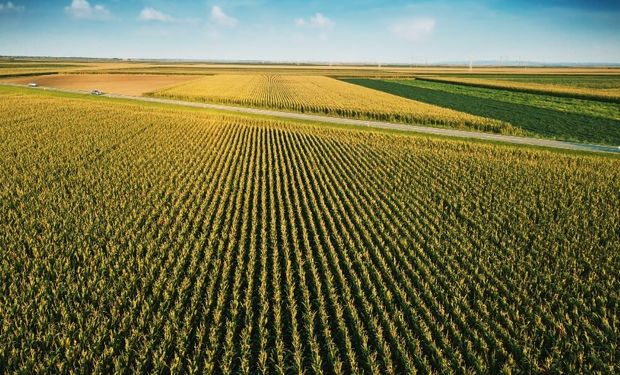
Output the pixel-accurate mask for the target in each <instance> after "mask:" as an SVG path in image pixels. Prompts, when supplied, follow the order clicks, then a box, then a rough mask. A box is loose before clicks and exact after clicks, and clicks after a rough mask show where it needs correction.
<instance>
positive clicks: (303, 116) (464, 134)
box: [0, 83, 620, 153]
mask: <svg viewBox="0 0 620 375" xmlns="http://www.w3.org/2000/svg"><path fill="white" fill-rule="evenodd" d="M0 84H1V85H5V86H16V87H24V86H23V85H15V84H9V83H0ZM36 90H49V91H59V92H66V93H73V94H88V92H84V91H81V90H67V89H57V88H51V87H38V88H36ZM102 96H105V97H108V98H117V99H127V100H135V101H142V102H151V103H161V104H172V105H179V106H185V107H194V108H206V109H215V110H219V111H228V112H236V113H246V114H252V115H262V116H270V117H278V118H285V119H296V120H304V121H317V122H322V123H330V124H340V125H352V126H362V127H368V128H375V129H388V130H398V131H405V132H413V133H423V134H433V135H439V136H447V137H457V138H470V139H481V140H488V141H494V142H505V143H513V144H520V145H528V146H539V147H549V148H557V149H566V150H575V151H591V152H607V153H620V147H615V146H603V145H593V144H585V143H573V142H565V141H557V140H551V139H540V138H530V137H519V136H510V135H501V134H493V133H482V132H475V131H466V130H456V129H447V128H434V127H429V126H422V125H411V124H401V123H391V122H385V121H369V120H355V119H347V118H341V117H332V116H322V115H312V114H307V113H294V112H284V111H273V110H269V109H260V108H250V107H237V106H231V105H222V104H210V103H196V102H187V101H182V100H173V99H161V98H150V97H143V96H129V95H120V94H104V95H102Z"/></svg>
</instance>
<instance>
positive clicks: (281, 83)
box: [148, 74, 522, 134]
mask: <svg viewBox="0 0 620 375" xmlns="http://www.w3.org/2000/svg"><path fill="white" fill-rule="evenodd" d="M148 95H150V96H157V97H163V98H168V99H179V100H187V101H198V102H208V103H220V104H230V105H239V106H250V107H258V108H271V109H278V110H287V111H295V112H303V113H308V112H309V113H317V114H324V115H331V116H339V117H349V118H360V119H370V120H380V121H394V122H403V123H412V124H423V125H436V126H447V127H453V128H461V129H469V130H480V131H488V132H494V133H503V134H522V132H521V130H520V129H518V128H515V127H513V126H511V125H510V124H508V123H506V122H501V121H498V120H494V119H488V118H484V117H479V116H474V115H470V114H467V113H463V112H458V111H454V110H451V109H447V108H442V107H439V106H434V105H430V104H426V103H422V102H417V101H414V100H409V99H405V98H402V97H399V96H396V95H391V94H387V93H384V92H379V91H376V90H372V89H368V88H365V87H360V86H358V85H354V84H350V83H347V82H343V81H339V80H337V79H334V78H330V77H323V76H297V75H280V74H271V75H269V74H239V75H232V74H222V75H214V76H209V77H205V78H202V79H197V80H192V81H191V82H188V83H185V84H181V85H177V86H174V87H172V88H166V89H162V90H156V91H154V92H152V93H149V94H148Z"/></svg>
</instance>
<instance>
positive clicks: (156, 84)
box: [4, 74, 196, 95]
mask: <svg viewBox="0 0 620 375" xmlns="http://www.w3.org/2000/svg"><path fill="white" fill-rule="evenodd" d="M193 79H196V77H188V76H181V75H153V74H145V75H135V74H59V75H46V76H40V77H19V78H12V79H6V80H4V82H11V83H18V84H24V85H27V84H28V83H30V82H36V83H37V84H38V85H39V86H46V87H56V88H61V89H72V90H92V89H98V90H101V91H104V92H109V93H114V94H123V95H142V94H144V93H146V92H149V91H153V90H157V89H162V88H166V87H170V86H174V85H177V84H180V83H185V82H188V81H191V80H193Z"/></svg>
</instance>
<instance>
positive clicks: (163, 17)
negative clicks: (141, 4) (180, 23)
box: [138, 7, 173, 22]
mask: <svg viewBox="0 0 620 375" xmlns="http://www.w3.org/2000/svg"><path fill="white" fill-rule="evenodd" d="M138 19H139V20H140V21H161V22H169V21H172V20H173V18H172V17H170V16H169V15H167V14H166V13H163V12H160V11H158V10H157V9H154V8H151V7H146V8H144V9H142V11H141V12H140V15H139V16H138Z"/></svg>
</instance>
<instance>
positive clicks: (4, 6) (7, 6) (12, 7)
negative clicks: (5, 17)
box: [0, 1, 24, 13]
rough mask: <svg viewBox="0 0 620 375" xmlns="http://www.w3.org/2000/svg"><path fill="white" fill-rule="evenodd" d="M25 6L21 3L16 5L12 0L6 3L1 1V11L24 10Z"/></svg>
mask: <svg viewBox="0 0 620 375" xmlns="http://www.w3.org/2000/svg"><path fill="white" fill-rule="evenodd" d="M23 10H24V7H23V6H21V5H15V4H13V3H12V2H10V1H9V2H8V3H6V4H3V3H0V13H11V12H16V13H18V12H22V11H23Z"/></svg>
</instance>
